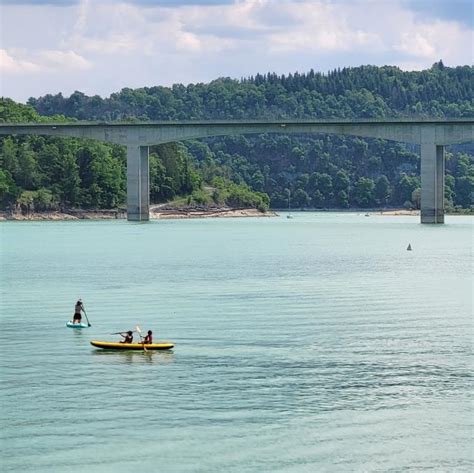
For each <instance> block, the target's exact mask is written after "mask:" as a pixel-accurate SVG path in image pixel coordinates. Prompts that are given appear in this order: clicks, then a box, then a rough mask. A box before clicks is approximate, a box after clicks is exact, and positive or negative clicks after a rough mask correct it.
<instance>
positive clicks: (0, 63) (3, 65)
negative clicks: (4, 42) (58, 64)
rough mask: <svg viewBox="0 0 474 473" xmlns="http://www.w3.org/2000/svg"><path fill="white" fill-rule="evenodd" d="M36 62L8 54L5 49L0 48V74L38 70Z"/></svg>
mask: <svg viewBox="0 0 474 473" xmlns="http://www.w3.org/2000/svg"><path fill="white" fill-rule="evenodd" d="M39 69H40V68H39V66H38V65H37V64H34V63H33V62H30V61H25V60H22V59H18V58H15V57H13V56H12V55H10V54H8V52H7V51H6V50H5V49H0V70H1V73H2V74H4V73H5V74H23V73H29V72H35V71H38V70H39Z"/></svg>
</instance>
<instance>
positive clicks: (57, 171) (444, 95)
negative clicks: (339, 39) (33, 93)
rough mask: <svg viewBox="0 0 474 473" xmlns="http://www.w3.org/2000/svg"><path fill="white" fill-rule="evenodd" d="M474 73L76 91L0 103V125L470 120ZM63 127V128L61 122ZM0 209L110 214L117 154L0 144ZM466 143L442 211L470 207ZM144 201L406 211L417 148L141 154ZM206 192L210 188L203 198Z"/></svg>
mask: <svg viewBox="0 0 474 473" xmlns="http://www.w3.org/2000/svg"><path fill="white" fill-rule="evenodd" d="M473 72H474V68H472V67H470V66H462V67H455V68H449V67H445V66H444V65H443V63H442V62H441V61H440V62H439V63H436V64H434V65H433V67H431V68H430V69H427V70H424V71H418V72H404V71H401V70H400V69H398V68H396V67H388V66H386V67H375V66H362V67H357V68H344V69H340V70H339V69H338V70H335V71H331V72H329V73H328V74H321V73H316V72H314V71H312V70H311V71H309V72H308V73H306V74H299V73H295V74H289V75H281V76H279V75H276V74H272V73H269V74H264V75H261V74H257V75H256V76H255V77H249V78H245V79H241V80H233V79H228V78H222V79H218V80H215V81H212V82H210V83H209V84H190V85H188V86H184V85H181V84H177V85H174V86H172V87H169V88H168V87H145V88H141V89H135V90H132V89H128V88H126V89H123V90H122V91H120V92H118V93H115V94H112V95H111V96H110V97H108V98H101V97H99V96H93V97H88V96H86V95H85V94H83V93H81V92H75V93H73V94H72V95H71V96H70V97H63V96H62V95H61V94H57V95H46V96H44V97H40V98H31V99H30V100H29V101H28V105H27V106H25V105H21V104H16V103H14V102H13V101H11V100H9V99H2V101H1V103H0V120H2V121H17V122H25V121H45V120H50V121H55V122H58V121H63V120H71V119H78V120H83V119H87V120H127V121H130V120H182V119H188V120H192V119H216V118H218V119H244V118H274V119H275V118H282V119H284V118H388V117H406V116H410V117H468V116H470V117H472V116H474V103H473V96H474V95H473V88H474V85H473V84H474V80H473V79H474V74H473ZM65 117H67V119H66V118H65ZM0 145H1V146H0V198H1V199H0V200H1V205H2V206H3V207H4V208H5V207H7V206H12V205H26V204H25V203H24V201H27V202H32V201H33V202H34V203H33V204H32V205H33V206H35V208H42V207H48V206H50V207H51V206H77V207H84V208H91V207H94V208H110V207H116V206H118V205H123V203H124V200H125V184H126V183H125V179H126V173H125V166H126V158H125V150H124V149H123V148H121V147H120V146H114V145H108V144H102V143H97V142H88V141H79V140H75V139H58V138H51V137H44V138H43V137H23V138H14V137H7V138H2V139H1V143H0ZM473 155H474V149H473V146H472V144H469V145H463V146H457V147H451V148H450V149H449V152H448V153H447V160H446V188H445V198H446V204H447V206H448V207H450V206H451V207H463V208H468V207H470V206H471V205H472V197H473V192H474V157H473ZM150 187H151V200H152V202H163V201H167V200H170V199H173V198H175V197H177V196H187V199H188V202H202V203H227V204H230V203H232V205H236V206H254V207H259V208H262V209H265V208H267V207H268V206H271V207H273V208H284V207H287V206H288V201H289V199H290V198H291V204H292V207H295V208H297V207H298V208H334V207H337V208H350V207H386V206H406V207H413V208H416V207H417V206H419V199H420V159H419V150H418V149H417V147H416V146H412V145H405V144H400V143H394V142H388V141H384V140H376V139H360V138H353V137H344V136H335V135H301V136H297V135H291V136H288V135H284V134H282V135H269V134H268V135H260V136H228V137H220V138H209V139H204V140H194V141H188V142H185V143H172V144H167V145H161V146H157V147H152V148H151V154H150ZM209 189H211V190H210V191H209Z"/></svg>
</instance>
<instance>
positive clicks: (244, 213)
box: [0, 205, 276, 221]
mask: <svg viewBox="0 0 474 473" xmlns="http://www.w3.org/2000/svg"><path fill="white" fill-rule="evenodd" d="M275 215H276V213H275V212H271V211H267V212H260V211H259V210H257V209H232V208H229V207H200V206H186V207H171V206H170V207H167V206H166V205H154V206H151V207H150V219H152V220H155V219H187V218H209V217H222V218H231V217H273V216H275ZM126 218H127V212H126V211H125V209H114V210H79V209H65V210H62V211H54V212H29V213H26V214H24V213H21V212H5V211H1V212H0V221H2V220H3V221H5V220H14V221H21V220H33V221H36V220H113V219H126Z"/></svg>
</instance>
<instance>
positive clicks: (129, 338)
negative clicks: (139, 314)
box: [120, 330, 133, 343]
mask: <svg viewBox="0 0 474 473" xmlns="http://www.w3.org/2000/svg"><path fill="white" fill-rule="evenodd" d="M124 333H125V332H124ZM120 336H121V337H122V338H123V340H121V341H120V343H133V332H132V331H131V330H129V331H128V332H126V333H125V335H124V334H123V333H121V334H120Z"/></svg>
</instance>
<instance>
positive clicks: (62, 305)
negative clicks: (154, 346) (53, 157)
mask: <svg viewBox="0 0 474 473" xmlns="http://www.w3.org/2000/svg"><path fill="white" fill-rule="evenodd" d="M293 215H294V218H293V219H287V218H286V215H285V214H284V213H282V214H281V216H280V217H276V218H248V219H244V218H237V219H219V218H217V219H203V220H175V221H171V220H167V221H152V222H150V223H146V224H140V223H128V222H126V221H74V222H4V223H2V224H1V225H0V235H1V247H2V253H1V254H2V255H1V301H0V312H1V323H2V331H1V334H0V338H1V340H0V341H1V361H0V376H1V381H2V391H1V398H0V408H1V411H0V414H1V424H2V429H1V434H0V435H1V442H0V450H1V452H0V453H1V458H2V460H1V462H2V464H1V467H2V468H1V469H2V471H3V472H18V471H22V472H65V471H67V472H84V471H87V472H88V473H95V472H109V471H110V472H129V471H131V470H133V471H135V472H136V471H160V470H163V471H171V472H206V473H207V472H239V473H240V472H243V473H247V472H248V473H250V472H255V473H257V472H295V473H296V472H298V473H299V472H311V473H313V472H316V471H318V472H326V471H331V472H332V471H334V472H347V471H361V472H362V471H363V472H372V471H373V472H376V471H377V472H380V471H394V472H395V471H397V472H398V471H417V472H419V471H439V472H446V471H456V472H458V471H472V469H473V468H474V454H473V449H472V445H473V431H474V430H473V429H474V425H473V424H474V416H473V407H472V406H473V404H472V397H473V396H472V388H473V383H472V380H473V370H472V368H473V353H472V352H473V335H474V328H473V318H472V316H473V291H472V287H473V286H472V284H473V276H472V269H473V219H472V217H461V216H458V217H454V216H447V217H446V222H447V223H446V224H445V225H440V226H430V225H420V224H419V217H410V216H405V217H402V216H397V217H388V216H378V215H371V216H370V217H365V216H364V214H357V213H314V212H305V213H298V212H296V213H293ZM408 244H411V246H412V248H413V251H407V250H406V248H407V246H408ZM80 297H81V298H82V299H83V301H84V306H85V308H86V311H87V315H88V317H89V320H90V322H91V324H92V327H90V328H88V329H84V330H82V331H78V330H74V329H68V328H66V327H65V323H66V321H68V320H70V319H71V317H72V313H73V311H74V303H75V302H76V300H77V299H78V298H80ZM137 324H138V325H140V326H141V327H142V330H148V329H152V330H153V332H154V338H155V341H156V340H163V341H172V342H174V343H175V344H176V346H175V348H174V349H173V351H171V352H157V353H143V352H137V353H129V352H121V353H116V352H107V351H100V350H98V349H95V348H93V347H92V346H90V344H89V341H90V340H92V339H96V340H110V341H114V340H118V339H119V338H120V337H119V336H118V335H112V333H113V332H119V331H122V330H129V329H133V328H134V327H135V326H136V325H137Z"/></svg>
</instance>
